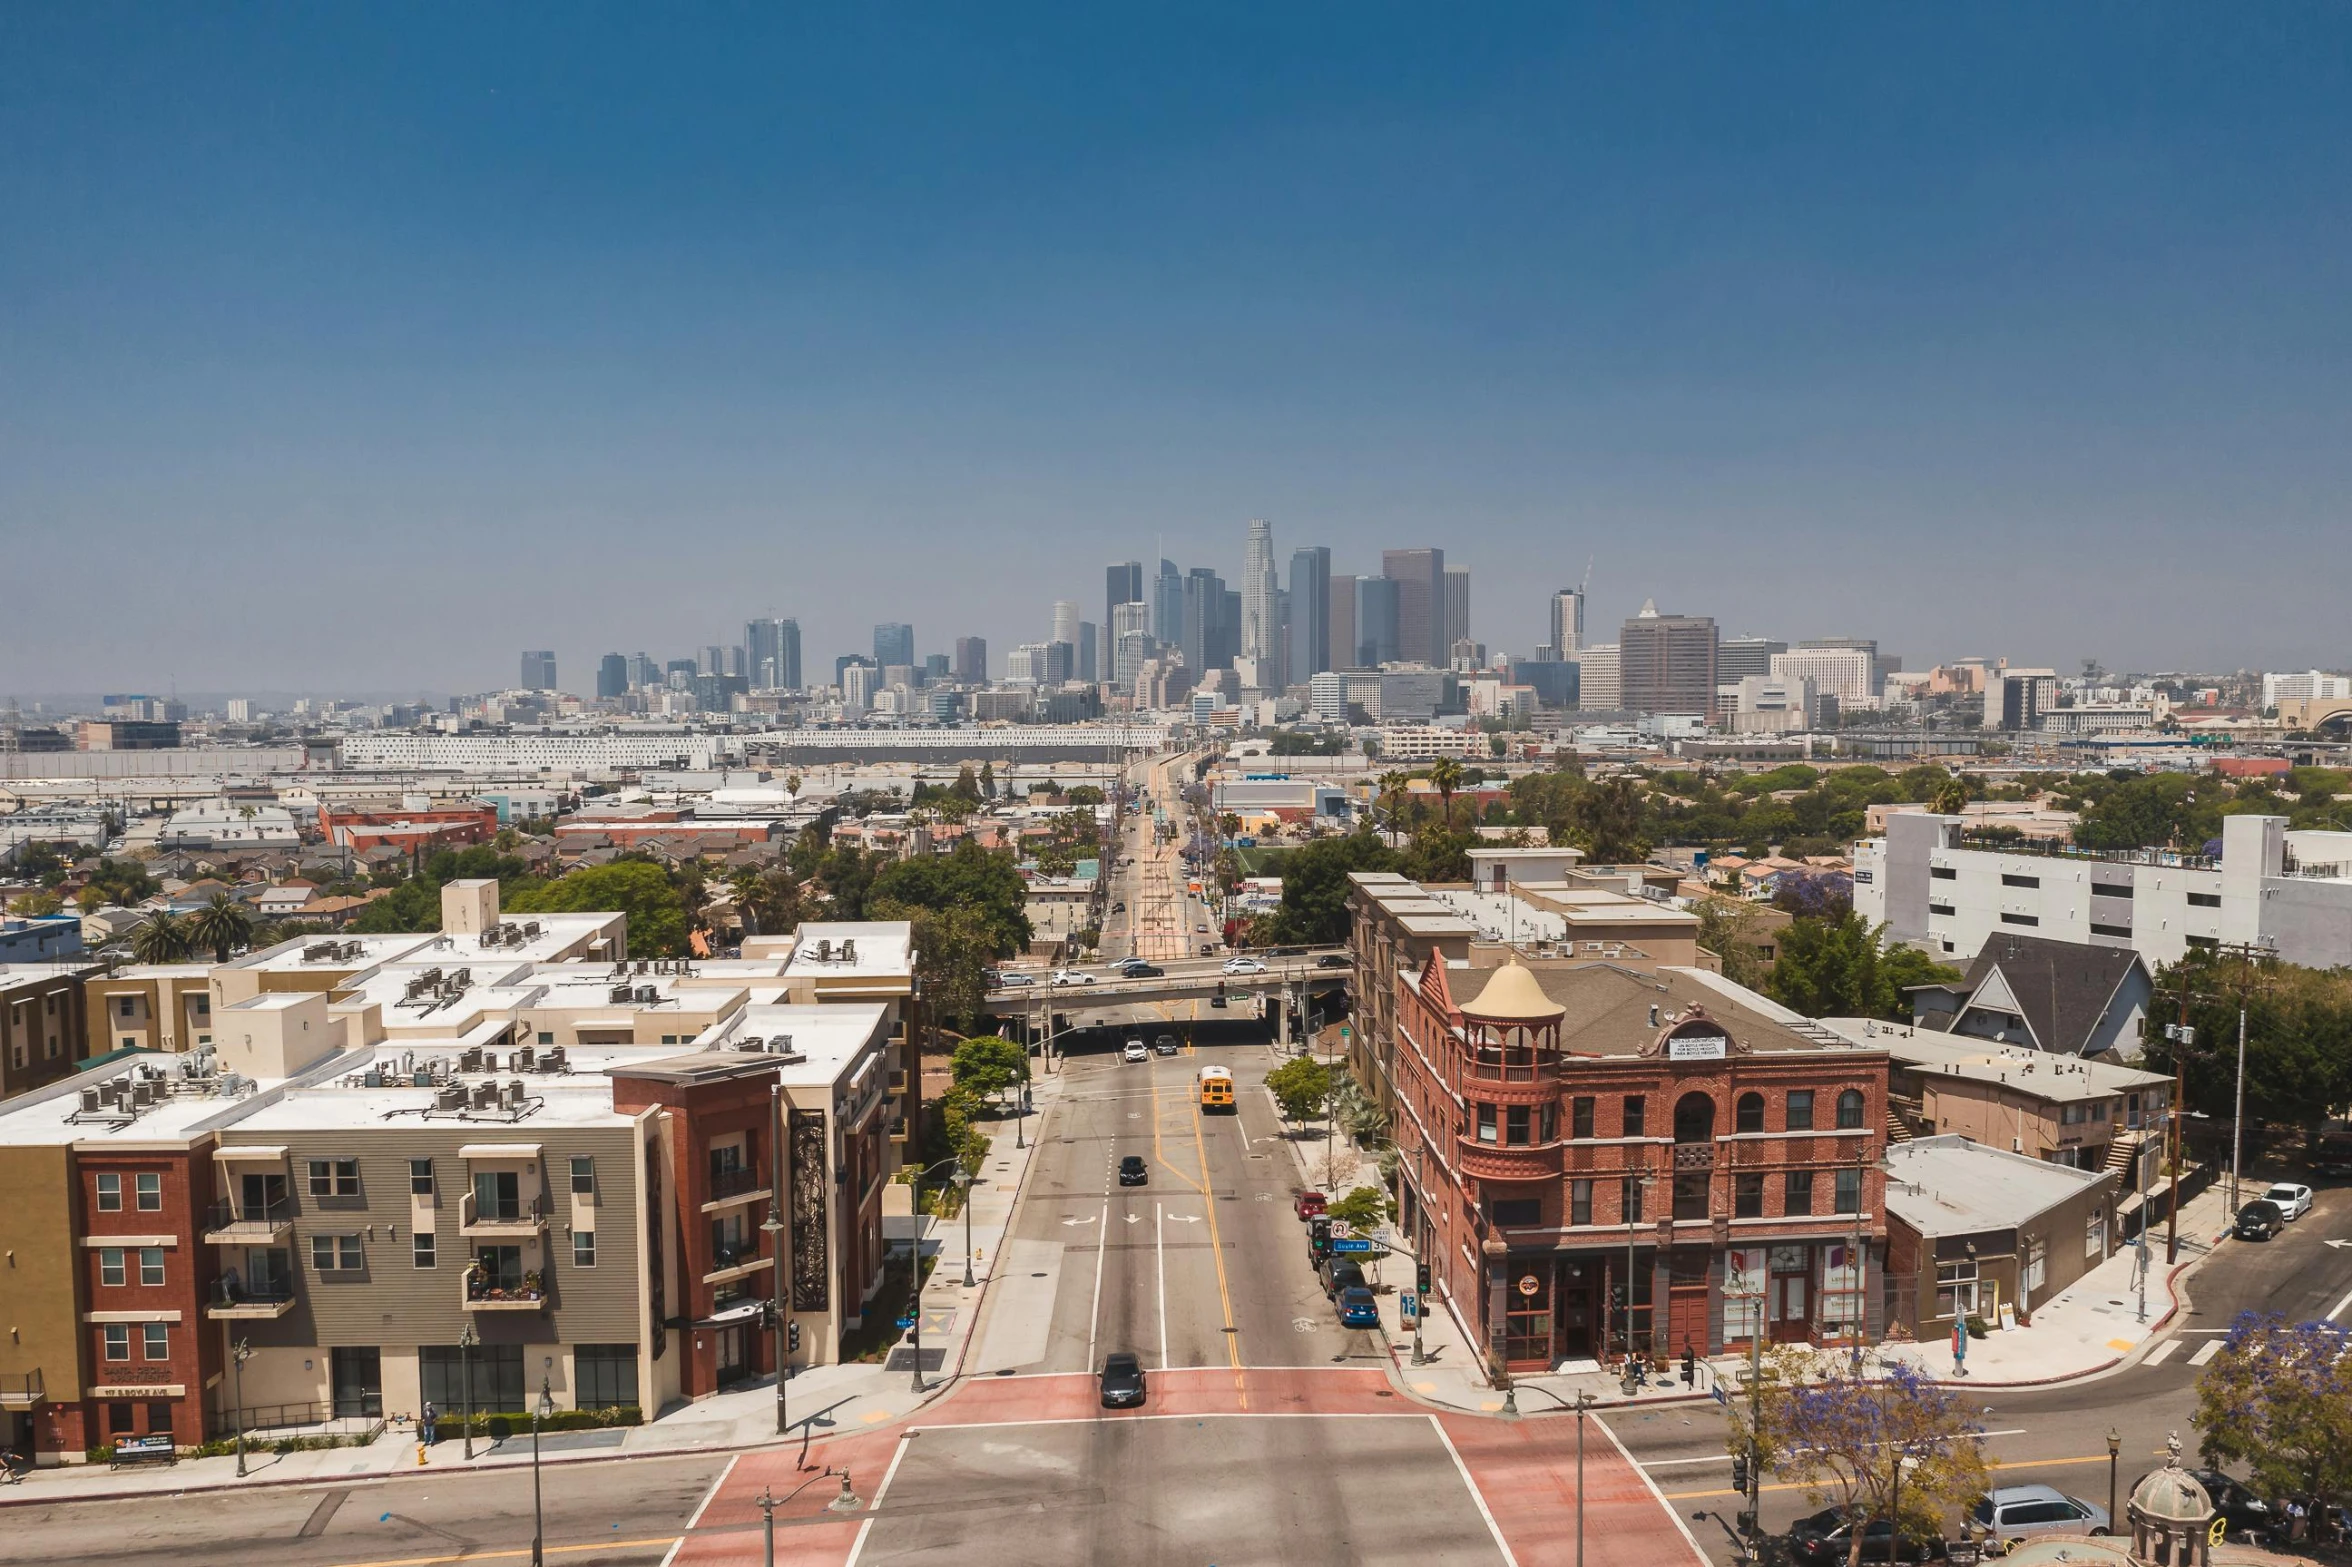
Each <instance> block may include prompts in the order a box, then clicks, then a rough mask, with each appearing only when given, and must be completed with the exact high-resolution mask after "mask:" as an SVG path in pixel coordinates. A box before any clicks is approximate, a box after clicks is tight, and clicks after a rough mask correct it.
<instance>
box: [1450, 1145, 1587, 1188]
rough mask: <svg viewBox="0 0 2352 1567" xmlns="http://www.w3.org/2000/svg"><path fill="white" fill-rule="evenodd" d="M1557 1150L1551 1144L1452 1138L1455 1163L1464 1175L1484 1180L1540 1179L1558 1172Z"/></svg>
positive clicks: (1556, 1147)
mask: <svg viewBox="0 0 2352 1567" xmlns="http://www.w3.org/2000/svg"><path fill="white" fill-rule="evenodd" d="M1560 1149H1561V1145H1560V1144H1559V1143H1557V1142H1550V1143H1486V1142H1480V1141H1479V1140H1478V1139H1477V1138H1475V1137H1457V1138H1455V1139H1454V1153H1455V1162H1456V1163H1458V1164H1459V1165H1460V1166H1461V1167H1462V1173H1463V1174H1464V1175H1470V1176H1475V1177H1477V1178H1478V1179H1480V1180H1484V1181H1539V1180H1543V1179H1545V1178H1546V1177H1549V1176H1557V1175H1558V1174H1559V1173H1560Z"/></svg>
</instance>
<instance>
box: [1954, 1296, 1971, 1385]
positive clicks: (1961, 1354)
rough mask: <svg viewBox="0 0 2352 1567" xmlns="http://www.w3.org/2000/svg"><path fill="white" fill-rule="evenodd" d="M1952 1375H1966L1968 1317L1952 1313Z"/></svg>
mask: <svg viewBox="0 0 2352 1567" xmlns="http://www.w3.org/2000/svg"><path fill="white" fill-rule="evenodd" d="M1952 1375H1954V1376H1956V1377H1964V1376H1966V1375H1968V1319H1967V1318H1966V1317H1964V1316H1962V1315H1960V1314H1959V1313H1958V1312H1954V1313H1953V1314H1952Z"/></svg>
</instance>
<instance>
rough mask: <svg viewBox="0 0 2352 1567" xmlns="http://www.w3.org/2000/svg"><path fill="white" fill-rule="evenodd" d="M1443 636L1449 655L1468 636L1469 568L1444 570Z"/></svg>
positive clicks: (1458, 567)
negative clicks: (1444, 636)
mask: <svg viewBox="0 0 2352 1567" xmlns="http://www.w3.org/2000/svg"><path fill="white" fill-rule="evenodd" d="M1445 634H1446V651H1447V652H1448V653H1449V654H1450V653H1451V652H1452V651H1453V646H1454V644H1455V643H1457V642H1459V641H1461V640H1462V639H1463V638H1465V637H1467V636H1469V635H1470V568H1469V567H1467V566H1448V567H1447V568H1446V569H1445Z"/></svg>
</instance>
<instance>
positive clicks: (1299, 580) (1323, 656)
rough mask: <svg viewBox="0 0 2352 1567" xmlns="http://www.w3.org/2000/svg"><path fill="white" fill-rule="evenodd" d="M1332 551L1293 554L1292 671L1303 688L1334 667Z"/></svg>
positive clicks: (1308, 550) (1309, 549)
mask: <svg viewBox="0 0 2352 1567" xmlns="http://www.w3.org/2000/svg"><path fill="white" fill-rule="evenodd" d="M1331 667H1332V665H1331V551H1330V550H1328V549H1326V548H1324V547H1323V546H1322V545H1320V544H1315V545H1309V546H1307V547H1306V548H1303V549H1295V550H1292V551H1291V552H1290V671H1289V678H1290V679H1291V681H1293V682H1294V683H1296V684H1299V685H1304V684H1306V683H1307V682H1309V681H1311V680H1313V679H1314V678H1315V676H1317V675H1319V674H1321V673H1322V672H1323V671H1324V670H1326V669H1329V668H1331Z"/></svg>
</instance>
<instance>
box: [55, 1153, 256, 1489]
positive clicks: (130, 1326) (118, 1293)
mask: <svg viewBox="0 0 2352 1567" xmlns="http://www.w3.org/2000/svg"><path fill="white" fill-rule="evenodd" d="M125 1130H128V1129H125ZM212 1143H213V1139H212V1137H211V1135H210V1134H206V1135H204V1136H202V1137H199V1138H196V1139H193V1140H182V1139H178V1138H169V1137H157V1138H155V1139H153V1140H151V1141H150V1140H144V1139H133V1138H130V1137H127V1136H123V1135H121V1134H119V1133H118V1134H117V1136H116V1137H114V1138H107V1139H104V1140H100V1139H93V1140H92V1141H91V1142H88V1143H83V1144H80V1145H78V1146H77V1147H76V1148H75V1149H74V1161H73V1162H74V1176H75V1181H76V1186H77V1190H76V1192H75V1200H76V1202H77V1204H78V1205H79V1207H80V1209H81V1215H80V1217H81V1223H80V1225H79V1226H78V1229H79V1232H80V1233H79V1235H78V1237H77V1239H78V1242H79V1244H78V1245H77V1246H76V1247H75V1251H76V1253H77V1255H76V1257H75V1259H74V1260H75V1263H76V1265H77V1266H78V1268H79V1269H80V1271H81V1274H82V1289H81V1292H80V1293H81V1299H82V1300H83V1302H84V1303H85V1306H84V1309H83V1311H82V1324H83V1333H82V1340H83V1344H82V1353H83V1366H84V1367H85V1373H84V1376H83V1381H82V1391H83V1394H84V1397H83V1398H82V1399H81V1401H80V1402H79V1403H77V1404H72V1405H61V1406H57V1408H56V1420H57V1424H58V1427H59V1429H57V1430H56V1431H54V1432H52V1433H47V1434H48V1435H49V1436H50V1437H51V1438H52V1443H51V1444H47V1445H53V1446H54V1448H55V1449H56V1450H58V1451H62V1452H72V1451H74V1450H75V1449H77V1448H83V1449H86V1448H95V1447H109V1446H112V1445H113V1444H114V1443H115V1442H116V1441H118V1440H119V1439H121V1438H123V1437H126V1436H139V1437H150V1436H169V1437H171V1438H172V1440H173V1443H174V1445H176V1446H180V1447H190V1446H194V1445H196V1444H198V1443H200V1442H202V1441H204V1440H205V1409H206V1404H207V1399H206V1397H205V1387H206V1383H207V1382H208V1381H209V1380H210V1379H212V1378H213V1377H215V1376H217V1375H218V1373H219V1371H220V1368H221V1354H220V1350H221V1341H220V1337H219V1335H218V1334H217V1333H213V1332H208V1331H206V1328H205V1315H204V1308H205V1305H206V1302H207V1298H208V1292H209V1291H210V1289H211V1287H212V1281H213V1278H214V1277H215V1272H216V1268H215V1261H214V1257H213V1254H212V1250H211V1248H209V1247H207V1246H205V1245H204V1244H203V1243H202V1235H203V1230H204V1225H203V1217H204V1213H205V1210H206V1208H207V1207H208V1206H209V1205H210V1203H211V1202H212V1200H213V1161H212Z"/></svg>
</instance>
